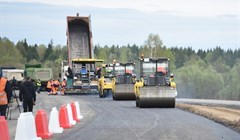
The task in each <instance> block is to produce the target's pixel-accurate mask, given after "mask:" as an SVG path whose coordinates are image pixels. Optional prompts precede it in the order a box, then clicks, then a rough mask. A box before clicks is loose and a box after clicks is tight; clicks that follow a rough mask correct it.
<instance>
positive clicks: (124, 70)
mask: <svg viewBox="0 0 240 140" xmlns="http://www.w3.org/2000/svg"><path fill="white" fill-rule="evenodd" d="M134 68H135V63H131V62H129V63H116V62H114V63H113V75H114V77H115V87H114V90H113V93H112V94H113V100H135V99H136V97H135V92H134V84H135V82H136V74H135V72H134Z"/></svg>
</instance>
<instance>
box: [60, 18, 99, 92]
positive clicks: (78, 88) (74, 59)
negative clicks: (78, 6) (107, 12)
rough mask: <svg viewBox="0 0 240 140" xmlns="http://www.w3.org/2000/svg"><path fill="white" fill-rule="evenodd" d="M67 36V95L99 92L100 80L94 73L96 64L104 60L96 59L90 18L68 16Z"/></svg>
mask: <svg viewBox="0 0 240 140" xmlns="http://www.w3.org/2000/svg"><path fill="white" fill-rule="evenodd" d="M66 34H67V51H68V60H67V61H68V64H67V65H66V64H64V65H63V66H64V67H65V68H63V67H62V70H63V71H65V72H66V77H65V78H67V87H66V91H65V93H66V94H70V93H77V94H78V93H92V92H94V93H95V92H98V80H97V79H95V78H96V73H95V72H94V71H96V64H99V63H101V62H102V61H103V60H100V59H94V55H93V49H92V48H93V47H92V46H93V45H92V31H91V18H90V16H88V17H84V16H81V17H80V16H79V14H77V15H76V16H68V17H67V33H66ZM66 66H67V67H66ZM66 69H67V71H66ZM83 69H87V72H84V71H82V70H83ZM83 72H84V73H83ZM63 76H64V74H63ZM63 76H62V77H63Z"/></svg>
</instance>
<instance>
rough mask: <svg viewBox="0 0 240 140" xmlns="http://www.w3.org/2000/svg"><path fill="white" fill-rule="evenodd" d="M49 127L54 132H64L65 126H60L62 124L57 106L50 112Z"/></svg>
mask: <svg viewBox="0 0 240 140" xmlns="http://www.w3.org/2000/svg"><path fill="white" fill-rule="evenodd" d="M48 129H49V131H50V132H52V133H62V132H63V128H62V127H60V124H59V118H58V110H57V108H56V107H53V108H52V111H51V113H50V120H49V126H48Z"/></svg>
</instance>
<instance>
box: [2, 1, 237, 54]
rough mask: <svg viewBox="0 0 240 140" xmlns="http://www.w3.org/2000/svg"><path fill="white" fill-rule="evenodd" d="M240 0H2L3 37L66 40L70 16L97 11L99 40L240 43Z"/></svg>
mask: <svg viewBox="0 0 240 140" xmlns="http://www.w3.org/2000/svg"><path fill="white" fill-rule="evenodd" d="M239 1H240V0H121V1H115V0H101V1H100V0H87V1H86V0H61V1H60V0H0V2H1V4H0V8H1V9H0V12H1V13H0V36H1V37H3V36H6V37H8V38H9V39H10V40H13V41H14V42H15V43H16V42H17V41H18V40H22V39H24V38H26V39H27V41H28V42H29V44H48V43H49V42H50V39H53V42H54V44H55V45H57V44H61V45H65V44H66V16H75V15H76V13H77V12H79V14H80V16H88V15H91V21H92V31H93V42H94V44H100V45H101V46H104V45H112V44H114V45H117V44H118V45H120V46H122V45H126V44H128V43H129V44H137V45H143V44H144V41H145V40H147V37H148V35H149V34H150V33H154V34H159V36H160V38H161V39H162V41H163V44H164V45H166V46H167V47H175V46H178V47H188V46H190V47H192V48H193V49H196V50H197V49H200V48H201V49H205V50H206V49H208V48H215V47H216V46H221V47H222V48H224V49H228V48H232V49H238V48H240V46H239V45H240V43H239V42H240V41H239V38H240V37H239V34H240V31H239V30H240V29H239V28H240V27H239V26H240V24H239V22H240V21H239V20H240V15H239V14H240V12H239V11H240V8H239V7H240V6H239V4H240V2H239Z"/></svg>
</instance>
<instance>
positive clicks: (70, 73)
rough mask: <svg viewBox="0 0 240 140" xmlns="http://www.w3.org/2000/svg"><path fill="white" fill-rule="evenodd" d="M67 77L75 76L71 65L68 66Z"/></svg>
mask: <svg viewBox="0 0 240 140" xmlns="http://www.w3.org/2000/svg"><path fill="white" fill-rule="evenodd" d="M66 76H67V78H70V79H72V78H73V73H72V70H71V68H70V67H68V71H67V74H66Z"/></svg>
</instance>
